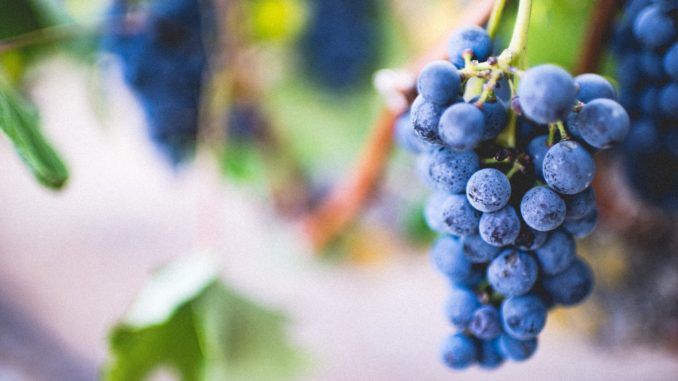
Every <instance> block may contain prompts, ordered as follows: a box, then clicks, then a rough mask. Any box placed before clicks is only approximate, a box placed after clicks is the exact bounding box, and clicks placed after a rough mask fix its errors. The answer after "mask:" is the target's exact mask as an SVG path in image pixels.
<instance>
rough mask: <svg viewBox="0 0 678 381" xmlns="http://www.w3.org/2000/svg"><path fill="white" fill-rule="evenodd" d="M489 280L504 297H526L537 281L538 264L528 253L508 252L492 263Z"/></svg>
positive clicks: (488, 272) (488, 271) (488, 275)
mask: <svg viewBox="0 0 678 381" xmlns="http://www.w3.org/2000/svg"><path fill="white" fill-rule="evenodd" d="M487 280H488V281H489V282H490V285H491V286H492V287H493V288H494V289H495V290H496V291H497V292H499V293H500V294H502V295H504V296H507V297H511V296H520V295H524V294H526V293H528V292H529V291H530V289H532V286H533V285H534V283H535V282H536V281H537V262H536V261H535V260H534V258H532V257H531V256H530V255H529V254H527V253H523V252H520V251H516V250H511V249H509V250H506V251H504V252H503V253H502V254H500V255H499V256H498V257H497V258H495V259H494V260H493V261H492V262H490V266H488V268H487Z"/></svg>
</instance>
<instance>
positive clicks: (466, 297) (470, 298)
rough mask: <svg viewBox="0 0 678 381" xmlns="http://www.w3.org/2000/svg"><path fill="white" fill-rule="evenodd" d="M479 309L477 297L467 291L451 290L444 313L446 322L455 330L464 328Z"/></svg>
mask: <svg viewBox="0 0 678 381" xmlns="http://www.w3.org/2000/svg"><path fill="white" fill-rule="evenodd" d="M479 307H480V302H479V301H478V297H477V296H476V295H475V294H474V293H473V292H472V291H471V290H469V289H464V288H456V287H455V288H452V292H451V293H450V296H449V298H448V299H447V305H446V306H445V312H446V315H447V318H448V320H449V321H450V323H452V324H453V325H454V326H456V327H457V328H461V329H464V328H466V327H467V326H468V325H469V323H471V320H472V319H473V313H474V312H475V310H476V309H478V308H479Z"/></svg>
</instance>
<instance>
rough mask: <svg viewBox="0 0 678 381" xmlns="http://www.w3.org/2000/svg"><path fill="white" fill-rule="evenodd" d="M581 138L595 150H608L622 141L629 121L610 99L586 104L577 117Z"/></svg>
mask: <svg viewBox="0 0 678 381" xmlns="http://www.w3.org/2000/svg"><path fill="white" fill-rule="evenodd" d="M577 128H578V129H579V132H580V133H581V136H582V138H583V139H584V140H585V141H586V142H587V143H588V144H590V145H592V146H593V147H596V148H610V147H612V146H613V145H616V144H619V143H621V142H623V141H624V139H625V138H626V134H628V132H629V128H630V120H629V116H628V114H626V111H625V110H624V108H623V107H622V106H621V105H620V104H619V103H617V102H615V101H613V100H610V99H596V100H593V101H591V102H589V103H587V104H586V105H585V106H584V108H582V109H581V111H580V112H579V115H578V116H577Z"/></svg>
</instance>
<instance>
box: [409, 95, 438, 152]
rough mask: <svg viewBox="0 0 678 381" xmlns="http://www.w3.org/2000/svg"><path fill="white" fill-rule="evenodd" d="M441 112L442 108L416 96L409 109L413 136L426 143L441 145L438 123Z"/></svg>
mask: <svg viewBox="0 0 678 381" xmlns="http://www.w3.org/2000/svg"><path fill="white" fill-rule="evenodd" d="M443 111H445V107H444V106H440V105H438V104H435V103H432V102H428V101H426V100H425V99H424V97H422V96H418V97H417V98H416V99H415V100H414V102H413V103H412V107H411V108H410V120H411V121H412V129H413V130H414V134H415V135H416V136H418V137H419V138H420V139H422V140H424V141H426V142H428V143H432V144H441V143H442V141H441V140H440V136H439V135H438V122H439V121H440V116H441V115H442V114H443Z"/></svg>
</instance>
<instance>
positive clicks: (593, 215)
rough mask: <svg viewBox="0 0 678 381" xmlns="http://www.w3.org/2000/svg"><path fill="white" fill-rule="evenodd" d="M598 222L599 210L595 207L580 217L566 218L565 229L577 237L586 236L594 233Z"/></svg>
mask: <svg viewBox="0 0 678 381" xmlns="http://www.w3.org/2000/svg"><path fill="white" fill-rule="evenodd" d="M597 223H598V211H597V210H596V209H593V210H591V211H590V212H588V213H587V214H585V215H583V216H581V217H579V218H566V219H565V222H563V229H565V231H567V232H568V233H570V234H572V236H574V237H575V238H585V237H588V236H589V235H591V233H593V229H595V227H596V224H597Z"/></svg>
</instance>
